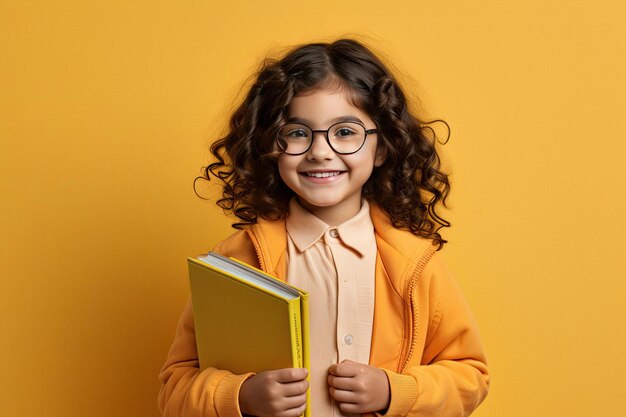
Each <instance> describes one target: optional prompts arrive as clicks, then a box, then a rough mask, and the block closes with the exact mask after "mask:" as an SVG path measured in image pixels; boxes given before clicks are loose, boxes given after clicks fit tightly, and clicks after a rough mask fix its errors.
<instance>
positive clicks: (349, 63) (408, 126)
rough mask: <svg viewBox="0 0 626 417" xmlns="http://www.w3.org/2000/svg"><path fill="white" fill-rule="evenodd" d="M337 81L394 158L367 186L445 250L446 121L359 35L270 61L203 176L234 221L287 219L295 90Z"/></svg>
mask: <svg viewBox="0 0 626 417" xmlns="http://www.w3.org/2000/svg"><path fill="white" fill-rule="evenodd" d="M329 83H334V84H335V85H338V86H339V87H340V88H343V89H344V90H345V91H346V92H347V93H348V96H349V99H350V100H351V101H352V103H353V104H354V105H355V106H356V107H358V108H360V109H362V110H364V111H365V112H366V113H368V114H369V115H370V117H371V118H372V120H374V122H375V123H376V126H377V128H378V132H379V133H378V146H381V147H382V149H381V150H382V151H383V152H384V155H386V159H385V161H384V163H383V164H382V165H381V166H380V167H378V168H375V169H374V172H373V173H372V175H371V177H370V178H369V180H368V181H367V182H366V183H365V185H364V186H363V190H362V194H363V196H364V198H366V199H367V200H368V201H370V202H372V203H374V204H377V205H378V206H379V207H380V208H381V209H382V210H383V211H384V212H386V213H387V214H388V216H389V218H390V219H391V222H392V224H393V225H394V226H395V227H397V228H402V229H407V230H410V231H411V232H412V233H413V234H415V235H419V236H422V237H425V238H429V239H432V240H433V241H434V242H435V244H437V245H438V246H439V249H441V248H442V247H443V245H444V243H446V240H444V239H443V238H442V236H441V234H440V233H439V229H441V228H442V227H449V226H450V223H449V222H448V221H446V220H445V219H443V218H442V217H441V215H440V214H439V212H438V208H439V206H440V205H443V206H444V207H445V206H446V198H447V196H448V194H449V192H450V183H449V181H448V175H447V174H445V173H444V172H443V171H441V170H440V165H441V162H440V158H439V155H438V154H437V150H436V145H437V144H438V139H437V136H436V134H435V131H434V129H433V128H432V127H431V124H432V123H434V122H443V121H441V120H435V121H430V122H426V121H423V120H420V119H419V118H418V117H417V116H416V115H414V114H412V112H411V111H409V107H408V103H407V98H406V95H405V93H404V92H403V91H402V88H401V87H400V85H399V84H398V82H397V81H396V79H395V78H394V76H393V75H392V74H391V73H390V71H389V70H388V69H387V68H386V67H385V65H384V64H383V63H382V62H381V60H380V59H379V58H378V57H376V55H374V53H373V52H371V51H370V50H369V49H368V48H367V47H365V46H364V45H363V44H362V43H360V42H358V41H356V40H352V39H340V40H337V41H335V42H333V43H312V44H306V45H303V46H299V47H297V48H295V49H293V50H291V51H290V52H288V53H287V54H286V55H285V56H284V57H283V58H282V59H279V60H276V59H266V60H265V61H264V62H263V64H262V66H261V68H260V69H259V72H258V74H257V76H256V78H255V79H254V82H253V85H252V86H251V87H250V90H249V91H248V93H247V95H246V96H245V98H244V100H243V102H242V103H241V104H240V105H239V107H238V108H237V109H236V110H235V112H234V114H233V115H232V117H231V118H230V123H229V131H228V133H227V134H226V136H224V137H223V138H221V139H219V140H217V141H216V142H215V143H213V145H212V146H211V153H212V154H213V156H214V157H215V159H216V160H217V161H216V162H213V163H210V164H209V165H208V166H206V167H204V168H203V175H202V176H201V177H198V178H197V179H196V180H202V179H204V180H210V178H211V176H214V177H215V178H217V179H218V180H220V181H221V182H222V186H223V193H222V196H221V198H220V199H219V200H218V201H217V205H218V206H220V207H221V208H222V209H223V210H225V211H226V212H232V213H233V214H234V215H235V216H236V217H237V218H238V220H239V221H238V222H237V223H235V224H233V227H235V228H237V229H241V228H244V227H246V226H248V225H251V224H254V223H256V221H257V218H258V217H259V216H260V217H262V218H265V219H272V220H276V219H280V218H284V217H285V216H286V215H287V213H288V205H289V200H290V199H291V198H292V196H293V195H294V193H293V192H292V191H291V190H290V189H289V188H288V187H287V186H286V185H285V184H284V183H283V181H282V180H281V177H280V175H279V173H278V167H277V163H276V158H277V152H276V135H277V132H278V128H279V127H280V126H281V124H282V123H283V122H284V120H285V119H286V118H287V117H286V116H287V110H288V106H289V104H290V102H291V100H292V99H293V98H294V97H295V96H297V95H299V94H303V93H307V92H310V91H313V90H315V89H316V88H320V87H323V86H326V85H328V84H329ZM443 123H444V124H445V126H446V127H448V125H447V124H446V123H445V122H443ZM449 132H450V131H449V128H448V138H449ZM446 141H447V138H446Z"/></svg>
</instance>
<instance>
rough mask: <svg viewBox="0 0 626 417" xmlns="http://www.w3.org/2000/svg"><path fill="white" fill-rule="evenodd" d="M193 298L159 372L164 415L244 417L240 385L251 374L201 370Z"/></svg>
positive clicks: (171, 416)
mask: <svg viewBox="0 0 626 417" xmlns="http://www.w3.org/2000/svg"><path fill="white" fill-rule="evenodd" d="M198 364H199V362H198V352H197V350H196V336H195V329H194V322H193V314H192V308H191V300H189V301H188V302H187V306H186V307H185V310H184V311H183V314H182V316H181V318H180V320H179V322H178V327H177V329H176V336H175V339H174V343H173V344H172V347H171V348H170V351H169V354H168V357H167V361H166V362H165V364H164V365H163V368H162V369H161V372H160V374H159V379H160V380H161V384H162V385H161V391H160V392H159V408H160V410H161V412H162V413H163V416H164V417H182V416H185V417H209V416H211V417H213V416H220V417H224V416H226V417H231V416H232V417H241V412H240V411H239V388H240V387H241V384H242V383H243V382H244V381H245V380H246V379H247V378H249V377H250V376H252V375H254V374H252V373H250V374H244V375H234V374H232V373H231V372H229V371H226V370H219V369H215V368H207V369H205V370H204V371H202V372H200V370H199V367H198Z"/></svg>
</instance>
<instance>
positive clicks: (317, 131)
mask: <svg viewBox="0 0 626 417" xmlns="http://www.w3.org/2000/svg"><path fill="white" fill-rule="evenodd" d="M342 123H353V124H356V125H359V126H361V127H362V128H363V130H364V131H365V136H363V142H362V143H361V146H359V147H358V149H357V150H356V151H353V152H338V151H337V150H335V148H334V147H333V145H332V144H331V143H330V138H329V137H328V134H329V132H330V129H331V128H332V127H333V126H337V125H340V124H342ZM287 125H301V126H304V127H306V128H307V129H309V130H310V131H311V142H310V143H309V146H308V147H307V148H306V149H305V150H304V151H302V152H299V153H289V152H287V151H286V150H284V149H282V147H281V146H280V141H279V139H278V133H279V132H280V131H281V129H282V128H283V127H285V126H287ZM316 133H324V138H325V139H326V143H327V144H328V146H329V147H330V149H332V150H333V152H335V153H336V154H338V155H352V154H355V153H357V152H358V151H360V150H361V149H362V148H363V145H365V141H366V140H367V135H369V134H372V133H376V134H377V133H378V128H375V129H368V128H366V127H365V125H364V124H363V123H360V122H356V121H354V120H348V121H342V122H337V123H333V124H332V125H330V126H329V127H328V129H325V130H324V129H312V128H311V126H309V125H307V124H306V123H284V124H282V125H281V126H280V127H279V128H278V132H276V142H277V143H278V147H279V148H280V149H281V151H282V152H283V153H284V154H286V155H291V156H298V155H304V154H305V153H307V152H308V151H309V150H310V149H311V146H313V141H314V140H315V134H316Z"/></svg>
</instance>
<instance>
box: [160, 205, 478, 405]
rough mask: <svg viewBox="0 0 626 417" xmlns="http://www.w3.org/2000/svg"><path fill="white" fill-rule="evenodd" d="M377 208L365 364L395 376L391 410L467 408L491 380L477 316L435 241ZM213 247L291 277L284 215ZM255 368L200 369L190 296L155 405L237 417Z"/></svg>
mask: <svg viewBox="0 0 626 417" xmlns="http://www.w3.org/2000/svg"><path fill="white" fill-rule="evenodd" d="M371 216H372V222H373V224H374V229H375V233H376V244H377V246H378V255H377V259H376V278H375V279H376V283H375V288H376V290H375V291H376V292H375V303H374V322H373V331H372V345H371V354H370V363H369V364H370V365H372V366H376V367H379V368H381V369H383V370H384V371H385V372H386V373H387V376H388V378H389V383H390V387H391V403H390V406H389V409H388V410H387V412H386V414H385V416H388V417H395V416H424V417H426V416H442V417H456V416H467V415H469V414H470V413H471V412H472V411H473V410H474V409H475V408H476V407H478V405H479V404H480V403H481V402H482V400H483V399H484V398H485V396H486V395H487V390H488V387H489V374H488V370H487V365H486V358H485V354H484V351H483V346H482V342H481V340H480V336H479V333H478V328H477V326H476V323H475V321H474V318H473V315H472V313H471V311H470V309H469V307H468V305H467V303H466V302H465V299H464V298H463V295H462V294H461V291H460V288H459V287H458V285H457V283H456V282H455V281H454V279H453V278H452V276H451V274H450V272H449V271H448V269H447V268H446V266H445V265H444V264H443V262H442V260H441V258H440V255H439V253H437V252H436V247H434V246H433V245H432V244H431V241H429V240H427V239H423V238H420V237H417V236H415V235H413V234H411V233H410V232H407V231H403V230H400V229H396V228H394V227H393V226H392V224H391V222H390V220H389V218H388V217H387V216H386V215H385V214H384V213H383V212H382V211H381V210H380V209H378V208H377V207H376V206H375V205H373V204H372V205H371ZM215 250H216V251H217V252H219V253H222V254H224V255H226V256H231V257H235V258H238V259H240V260H242V261H244V262H247V263H249V264H251V265H255V266H257V267H260V268H261V269H262V270H264V271H265V272H267V273H269V274H272V275H274V276H276V277H278V278H279V279H282V280H285V279H286V276H285V275H286V271H287V262H286V254H287V234H286V229H285V222H284V221H277V222H270V221H265V220H259V222H258V223H257V224H255V225H253V226H251V227H250V228H248V229H246V230H243V231H239V232H236V233H235V234H233V235H232V236H230V237H229V238H227V239H226V240H225V241H223V242H221V243H220V244H218V245H217V247H216V248H215ZM329 365H330V364H329ZM251 375H253V374H245V375H234V374H232V373H231V372H229V371H226V370H219V369H214V368H209V369H206V370H204V371H203V372H200V371H199V369H198V355H197V352H196V341H195V333H194V323H193V316H192V312H191V306H190V304H189V303H188V304H187V307H186V308H185V311H184V312H183V315H182V317H181V319H180V321H179V324H178V328H177V330H176V337H175V340H174V343H173V344H172V347H171V349H170V352H169V355H168V358H167V361H166V363H165V365H164V366H163V369H162V370H161V373H160V375H159V378H160V380H161V382H162V384H163V385H162V387H161V392H160V394H159V407H160V409H161V411H162V412H163V415H164V416H166V417H182V416H185V417H194V416H198V417H200V416H202V417H206V416H220V417H224V416H233V417H241V414H240V412H239V406H238V395H239V388H240V386H241V384H242V383H243V382H244V381H245V380H246V379H247V378H248V377H250V376H251ZM313 413H315V410H313ZM315 417H325V416H315Z"/></svg>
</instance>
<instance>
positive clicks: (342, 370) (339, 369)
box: [328, 361, 360, 377]
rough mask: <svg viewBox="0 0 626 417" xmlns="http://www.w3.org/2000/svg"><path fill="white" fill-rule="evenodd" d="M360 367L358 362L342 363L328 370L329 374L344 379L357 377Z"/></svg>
mask: <svg viewBox="0 0 626 417" xmlns="http://www.w3.org/2000/svg"><path fill="white" fill-rule="evenodd" d="M359 366H360V364H359V363H357V362H352V361H343V362H341V363H337V364H334V365H331V366H330V368H328V373H329V374H331V375H335V376H343V377H351V376H356V370H357V369H358V367H359Z"/></svg>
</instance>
